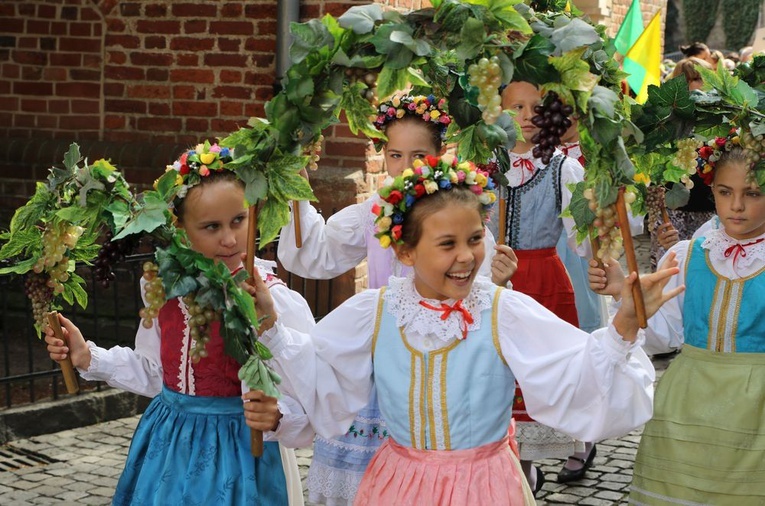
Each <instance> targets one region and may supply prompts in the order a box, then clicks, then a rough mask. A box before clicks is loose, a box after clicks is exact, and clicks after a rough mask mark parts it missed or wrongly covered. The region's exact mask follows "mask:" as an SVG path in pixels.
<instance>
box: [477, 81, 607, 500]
mask: <svg viewBox="0 0 765 506" xmlns="http://www.w3.org/2000/svg"><path fill="white" fill-rule="evenodd" d="M540 101H541V95H540V91H539V88H537V87H536V86H535V85H533V84H531V83H528V82H522V81H521V82H511V83H510V84H508V85H507V87H505V89H504V90H503V91H502V107H503V108H504V109H507V110H510V111H512V112H514V113H515V114H516V116H515V120H516V121H517V122H518V123H519V125H520V127H521V130H522V132H523V139H518V140H517V141H516V144H515V147H514V148H513V150H512V152H511V153H510V165H511V166H510V170H509V171H508V172H507V173H506V174H505V176H506V177H507V179H508V187H507V188H502V189H501V193H504V194H505V195H506V196H507V198H506V199H505V201H504V205H505V206H506V208H505V218H506V223H505V237H503V238H501V239H502V241H501V242H504V244H507V245H509V246H510V247H512V248H513V250H514V251H515V254H516V255H517V257H518V271H517V272H516V273H515V274H514V276H513V289H514V290H518V291H520V292H521V293H524V294H526V295H529V296H531V297H532V298H534V299H535V300H536V301H537V302H539V303H540V304H542V305H543V306H545V307H546V308H547V309H549V310H550V311H552V312H553V313H554V314H555V315H557V316H558V317H559V318H561V319H563V320H565V321H567V322H568V323H570V324H572V325H574V326H578V325H579V319H578V317H577V308H576V302H575V297H574V289H573V287H572V285H571V281H570V279H569V276H568V273H567V272H566V269H565V267H564V266H563V263H562V262H561V259H560V257H559V256H558V254H557V252H556V249H555V247H556V244H557V243H558V240H559V239H560V237H561V234H563V233H565V234H566V237H567V245H568V247H569V248H570V249H571V250H572V251H573V252H575V253H576V254H577V255H580V256H586V257H589V256H591V253H590V247H589V244H587V243H582V244H581V245H577V244H576V230H575V229H574V221H573V219H571V218H560V217H559V216H560V214H561V211H562V210H563V209H565V208H566V207H567V206H568V204H569V202H570V201H571V190H569V189H568V187H567V185H569V184H574V183H577V182H579V181H581V180H583V179H584V169H583V168H582V166H581V165H580V164H579V162H577V161H576V160H575V159H573V158H569V157H567V156H565V155H563V153H561V152H560V151H559V150H556V152H555V154H554V155H553V157H552V160H551V161H550V163H549V164H547V165H545V164H544V163H543V162H542V160H541V159H540V158H536V157H535V156H534V155H533V153H532V151H533V148H534V143H533V142H531V140H530V139H531V138H532V137H533V136H534V135H536V134H537V133H538V132H539V130H540V129H539V127H537V126H535V125H534V124H533V123H532V121H531V120H532V118H533V117H534V116H535V115H536V114H537V113H536V112H535V111H534V108H535V107H536V106H537V105H538V104H539V103H540ZM498 215H499V213H494V220H493V223H492V224H491V225H490V226H491V227H493V228H492V231H494V232H497V231H498V229H499V223H498V219H496V218H497V217H498ZM513 417H514V418H515V421H516V424H517V426H516V427H517V438H518V443H519V446H520V453H521V464H522V465H523V469H524V473H525V474H526V477H527V478H528V480H529V483H531V486H532V489H533V490H534V491H535V492H537V491H538V490H539V489H541V488H542V485H543V483H544V475H542V472H541V469H539V468H536V467H533V462H532V461H534V460H537V459H544V458H561V459H565V458H567V457H569V456H571V455H580V454H581V455H583V457H581V458H583V459H584V461H585V464H584V465H585V466H587V467H589V465H591V464H592V458H593V456H594V453H595V450H594V449H593V448H594V446H591V447H590V448H586V447H585V446H584V444H582V443H578V444H577V443H576V442H575V441H574V440H573V439H572V438H571V437H569V436H568V435H567V434H561V433H560V432H556V431H554V430H553V429H552V428H550V427H545V426H543V425H541V424H539V423H537V422H535V421H534V420H533V419H532V418H531V417H530V416H529V415H528V413H527V412H526V408H525V406H524V403H523V396H522V393H521V392H520V391H518V392H516V403H515V405H514V407H513ZM572 465H573V466H576V462H574V463H573V464H572ZM580 472H581V471H580Z"/></svg>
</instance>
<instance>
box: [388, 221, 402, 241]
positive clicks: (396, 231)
mask: <svg viewBox="0 0 765 506" xmlns="http://www.w3.org/2000/svg"><path fill="white" fill-rule="evenodd" d="M390 233H391V235H392V236H393V240H394V241H398V240H399V239H401V225H394V226H393V228H391V229H390Z"/></svg>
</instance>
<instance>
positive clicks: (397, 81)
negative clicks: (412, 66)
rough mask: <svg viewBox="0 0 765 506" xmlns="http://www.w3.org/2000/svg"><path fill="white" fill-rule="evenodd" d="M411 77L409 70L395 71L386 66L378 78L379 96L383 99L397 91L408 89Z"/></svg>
mask: <svg viewBox="0 0 765 506" xmlns="http://www.w3.org/2000/svg"><path fill="white" fill-rule="evenodd" d="M409 75H410V74H409V71H408V70H407V69H394V68H391V67H389V66H388V65H385V66H384V67H383V68H382V70H381V71H380V74H379V75H378V76H377V96H378V97H379V98H381V99H382V98H385V97H388V96H390V95H392V94H393V93H395V92H396V91H397V90H403V89H406V87H407V85H408V84H409Z"/></svg>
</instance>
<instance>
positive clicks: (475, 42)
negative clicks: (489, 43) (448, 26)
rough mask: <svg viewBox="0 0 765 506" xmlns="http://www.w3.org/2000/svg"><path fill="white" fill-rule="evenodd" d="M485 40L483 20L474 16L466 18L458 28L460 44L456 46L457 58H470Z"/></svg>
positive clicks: (480, 48)
mask: <svg viewBox="0 0 765 506" xmlns="http://www.w3.org/2000/svg"><path fill="white" fill-rule="evenodd" d="M485 40H486V30H485V28H484V24H483V22H481V21H479V20H477V19H476V18H472V17H471V18H467V20H466V21H465V23H464V24H463V25H462V29H461V30H460V44H459V45H458V46H457V48H456V49H457V58H459V59H461V60H471V59H473V58H475V57H476V56H477V55H478V54H479V53H480V52H481V51H482V50H483V43H484V41H485Z"/></svg>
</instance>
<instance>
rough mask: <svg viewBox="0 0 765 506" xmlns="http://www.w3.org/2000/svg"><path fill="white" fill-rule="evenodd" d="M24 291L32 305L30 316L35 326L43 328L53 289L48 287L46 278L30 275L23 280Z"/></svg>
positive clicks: (39, 274)
mask: <svg viewBox="0 0 765 506" xmlns="http://www.w3.org/2000/svg"><path fill="white" fill-rule="evenodd" d="M24 290H25V292H26V294H27V297H28V298H29V300H30V301H31V303H32V316H33V317H34V319H35V326H37V327H38V328H43V327H45V325H46V324H47V322H46V320H45V314H46V313H47V312H48V311H50V305H51V302H52V301H53V289H52V288H51V287H50V286H48V277H47V276H46V275H45V274H42V273H30V274H28V275H27V277H26V279H25V280H24Z"/></svg>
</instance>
